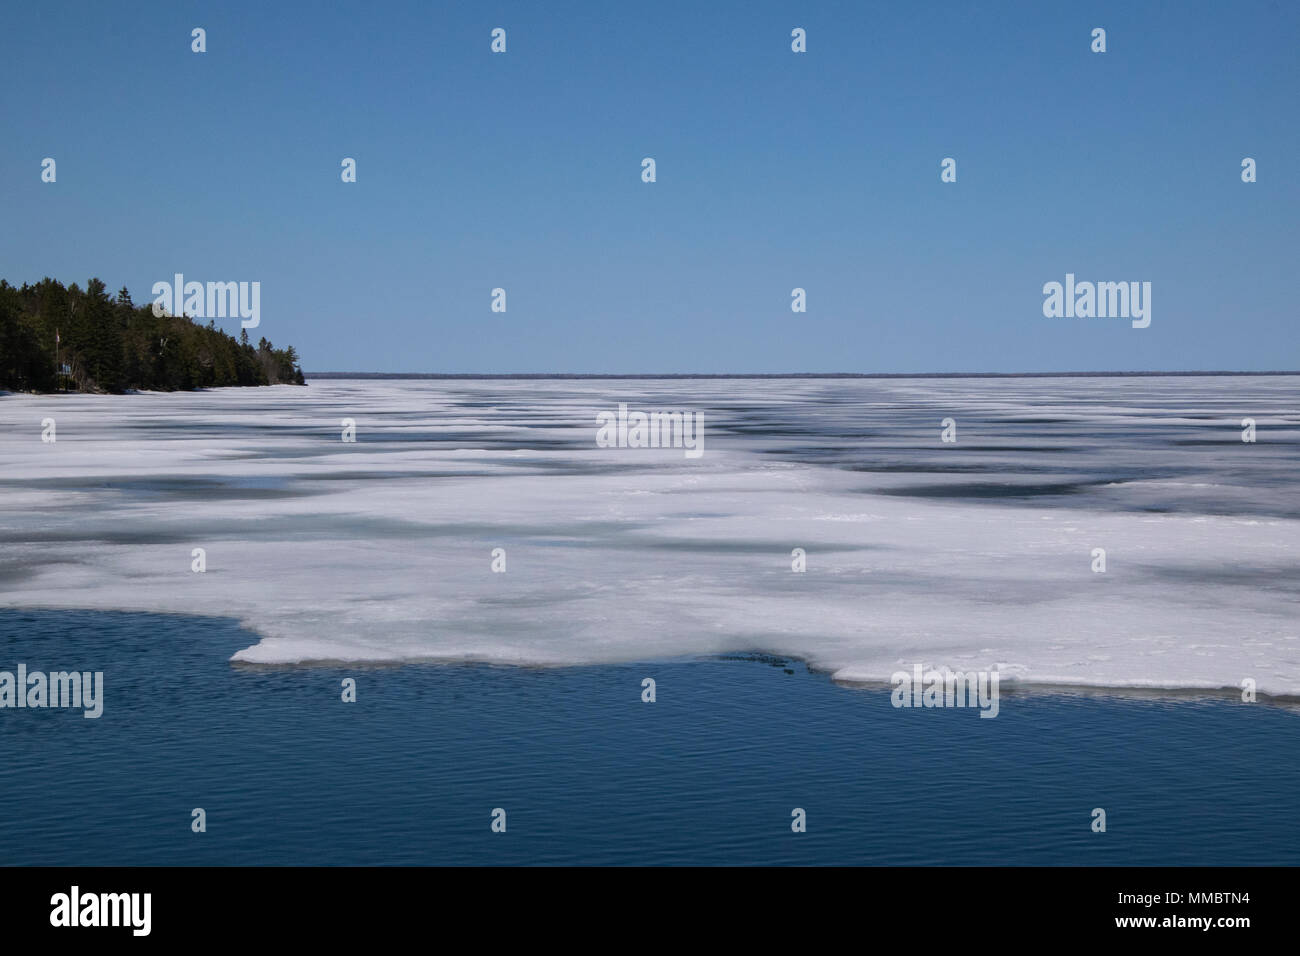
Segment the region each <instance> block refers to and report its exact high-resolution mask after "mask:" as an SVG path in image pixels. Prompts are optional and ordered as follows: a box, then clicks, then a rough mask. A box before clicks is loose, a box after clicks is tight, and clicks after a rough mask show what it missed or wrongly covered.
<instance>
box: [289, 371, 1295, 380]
mask: <svg viewBox="0 0 1300 956" xmlns="http://www.w3.org/2000/svg"><path fill="white" fill-rule="evenodd" d="M1211 375H1215V376H1234V375H1243V376H1244V375H1256V376H1258V375H1300V370H1277V371H1267V372H1246V371H1222V370H1221V371H1208V370H1202V371H1182V372H1152V371H1136V372H641V373H616V372H303V377H304V378H305V379H308V380H310V379H312V378H321V379H349V378H351V379H586V378H595V379H677V378H683V379H685V378H691V379H695V378H1156V377H1176V376H1184V377H1196V376H1211Z"/></svg>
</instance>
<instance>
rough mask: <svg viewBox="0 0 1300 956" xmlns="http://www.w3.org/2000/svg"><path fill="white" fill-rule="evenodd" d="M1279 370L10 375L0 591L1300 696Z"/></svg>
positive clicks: (1299, 419) (1290, 494) (52, 599)
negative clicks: (1059, 374)
mask: <svg viewBox="0 0 1300 956" xmlns="http://www.w3.org/2000/svg"><path fill="white" fill-rule="evenodd" d="M1298 382H1300V380H1298V379H1295V378H1286V377H1268V378H1261V377H1241V378H1141V379H1135V378H1121V379H1005V380H989V379H980V380H969V379H962V380H884V381H880V380H761V381H759V380H744V381H739V380H691V381H611V380H577V381H574V380H566V381H473V382H470V381H461V380H457V381H448V380H434V381H414V382H413V381H364V382H362V381H343V380H331V381H317V382H315V383H313V384H312V385H310V386H309V387H308V388H305V389H303V388H293V387H289V386H283V387H275V388H264V389H222V390H215V391H209V392H202V393H174V394H166V395H164V394H137V395H127V396H26V395H8V396H4V397H2V398H0V605H5V606H19V607H79V608H103V609H110V608H111V609H129V610H144V611H158V612H183V613H198V614H211V615H228V616H233V617H236V618H238V619H239V620H240V621H242V622H243V623H244V624H245V625H246V626H247V627H249V628H250V629H252V630H253V631H254V632H255V633H256V634H257V635H259V636H260V640H259V641H257V642H256V643H254V644H253V645H252V646H250V647H248V648H246V649H244V650H241V651H240V652H239V653H237V654H236V655H235V658H236V659H237V660H241V661H252V662H263V663H269V664H282V663H292V662H302V661H316V660H345V661H396V660H407V659H440V660H473V661H488V662H499V663H512V664H577V663H595V662H609V661H626V660H646V661H649V660H654V659H663V658H668V657H678V656H683V655H704V654H717V653H723V652H733V651H763V652H769V653H772V654H782V655H791V656H799V657H802V658H805V659H807V660H808V661H809V662H810V663H811V664H812V665H813V666H816V667H819V668H823V669H825V670H827V671H830V672H831V673H833V674H835V675H836V676H837V677H840V678H844V679H855V680H887V679H888V677H889V675H890V674H891V673H893V672H894V671H896V670H900V669H905V670H910V669H911V667H912V665H913V664H916V663H920V664H922V665H924V666H927V667H928V666H944V665H946V666H949V667H952V668H954V669H961V670H971V669H976V670H978V669H989V668H992V667H995V666H996V667H997V668H998V669H999V670H1000V671H1001V672H1002V675H1003V680H1004V681H1005V680H1008V679H1011V678H1015V679H1019V680H1022V681H1027V682H1033V683H1066V684H1077V685H1101V686H1117V687H1192V688H1219V687H1236V686H1239V685H1240V682H1241V681H1242V679H1243V678H1247V677H1249V678H1253V679H1254V680H1256V681H1257V684H1258V687H1259V690H1260V691H1261V692H1265V693H1273V694H1300V614H1298V613H1297V610H1298V609H1300V573H1297V571H1298V569H1300V494H1297V491H1298V486H1297V478H1296V475H1297V472H1296V467H1295V466H1296V463H1297V459H1298V458H1300V413H1297V408H1296V404H1297V403H1296V384H1297V383H1298ZM619 402H626V403H628V405H629V407H631V408H634V409H642V410H645V411H671V410H698V411H703V413H704V422H705V436H706V442H705V447H706V451H705V454H704V455H703V456H702V457H701V458H698V459H687V458H686V457H685V456H684V455H683V454H682V452H681V450H676V449H637V448H600V447H597V445H596V442H595V435H596V428H597V424H596V420H595V417H596V414H597V413H598V412H600V411H613V410H616V409H617V406H618V404H619ZM1247 416H1248V417H1252V418H1254V419H1255V421H1256V428H1257V437H1258V441H1257V442H1256V443H1254V444H1249V443H1244V442H1242V441H1241V419H1242V418H1243V417H1247ZM47 417H50V418H54V419H55V420H56V423H57V438H58V440H57V442H55V443H54V444H47V443H43V442H42V441H41V421H42V419H44V418H47ZM946 417H952V418H953V419H955V420H956V422H957V427H958V432H957V438H958V440H957V442H956V444H944V443H942V442H941V441H940V421H941V419H943V418H946ZM343 418H352V419H355V421H356V424H357V441H356V443H344V442H342V441H341V440H340V432H341V425H340V422H341V419H343ZM193 548H203V549H205V550H206V555H207V571H206V572H205V573H203V574H197V573H193V572H192V571H191V560H192V559H191V550H192V549H193ZM494 548H504V549H505V552H506V568H507V570H506V572H505V573H503V574H499V573H493V571H492V570H491V561H492V556H491V552H492V549H494ZM794 548H803V549H805V551H806V553H807V571H806V572H805V573H796V572H793V571H792V570H791V561H792V558H791V551H792V549H794ZM1094 548H1104V549H1105V550H1106V553H1107V570H1106V572H1105V573H1103V574H1098V573H1094V572H1093V571H1092V569H1091V565H1092V556H1091V552H1092V549H1094Z"/></svg>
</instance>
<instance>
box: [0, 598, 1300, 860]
mask: <svg viewBox="0 0 1300 956" xmlns="http://www.w3.org/2000/svg"><path fill="white" fill-rule="evenodd" d="M252 639H253V638H252V636H250V635H249V634H248V633H247V632H244V631H241V630H240V629H239V628H238V626H237V625H236V624H234V623H233V622H231V621H229V620H225V619H218V618H199V617H188V616H173V615H147V614H132V613H120V612H90V611H24V610H13V609H0V669H4V670H13V669H14V668H15V667H16V666H17V664H18V663H19V662H22V663H26V664H27V665H28V667H29V668H30V669H33V670H35V669H42V670H61V669H65V668H73V667H75V668H77V669H90V670H102V671H104V675H105V676H104V683H105V690H104V696H105V703H104V712H103V716H102V717H100V718H99V719H97V720H87V719H84V718H83V717H82V716H81V713H80V712H79V711H73V710H66V711H62V710H30V709H28V710H8V709H7V710H0V864H10V865H12V864H54V865H133V864H140V865H143V864H180V865H184V864H195V865H199V864H672V863H681V864H697V863H698V864H711V863H717V864H750V863H761V864H933V863H938V864H959V865H964V864H1121V865H1122V864H1215V865H1218V864H1236V865H1251V864H1293V863H1295V862H1296V860H1297V859H1298V858H1300V824H1298V823H1297V818H1296V794H1297V793H1298V792H1300V759H1298V758H1300V715H1297V714H1296V713H1295V712H1294V711H1293V710H1289V709H1287V708H1284V707H1278V706H1272V705H1268V704H1262V703H1261V704H1243V703H1240V702H1238V701H1235V700H1232V699H1230V698H1226V697H1225V698H1204V697H1202V698H1195V697H1178V696H1169V697H1164V698H1159V697H1149V698H1131V697H1128V698H1126V697H1117V696H1092V695H1082V694H1070V693H1061V694H1050V695H1039V694H1024V693H1021V694H1004V695H1003V697H1002V701H1001V709H1000V714H999V716H998V717H997V718H996V719H992V720H989V719H981V718H979V716H978V712H977V711H973V710H898V709H895V708H893V707H892V706H891V705H890V701H889V692H888V690H887V689H879V688H877V689H862V688H854V687H846V686H842V685H839V684H836V683H834V682H832V681H831V680H829V679H828V678H827V677H826V676H825V675H823V674H819V673H810V672H809V671H808V670H807V669H806V668H805V667H804V666H803V665H802V664H800V663H797V662H794V661H788V660H780V659H776V658H769V657H745V656H741V655H738V656H736V657H734V658H725V659H698V660H674V661H669V662H650V663H633V664H618V665H606V664H602V665H595V666H585V667H562V668H511V667H490V666H483V665H446V664H421V663H407V664H403V665H400V666H369V667H367V666H333V665H319V666H288V667H283V666H281V667H263V666H251V665H242V664H234V663H231V662H230V660H229V658H230V655H231V654H232V653H233V652H234V651H236V650H238V649H239V648H241V647H246V646H248V645H249V644H250V643H251V641H252ZM344 677H354V678H355V679H356V680H357V688H358V700H357V702H356V703H352V704H347V703H343V702H342V700H341V699H340V695H341V688H340V682H341V681H342V679H343V678H344ZM644 677H653V678H654V679H655V680H656V682H657V701H656V702H655V703H653V704H648V703H643V702H642V701H641V680H642V678H644ZM195 807H202V808H204V809H205V810H206V811H207V832H206V833H202V834H196V833H193V832H191V829H190V820H191V810H192V809H193V808H195ZM498 807H500V808H503V809H505V810H506V820H507V828H506V832H505V833H493V832H492V831H491V829H490V823H491V813H492V811H493V809H494V808H498ZM795 807H800V808H803V809H804V810H805V811H806V813H807V827H808V828H807V832H806V833H802V834H796V833H793V832H791V828H790V821H791V811H792V809H793V808H795ZM1094 807H1102V808H1104V809H1105V810H1106V811H1107V815H1108V821H1107V823H1108V827H1107V832H1106V833H1104V834H1099V833H1093V832H1092V831H1091V829H1090V822H1091V811H1092V809H1093V808H1094Z"/></svg>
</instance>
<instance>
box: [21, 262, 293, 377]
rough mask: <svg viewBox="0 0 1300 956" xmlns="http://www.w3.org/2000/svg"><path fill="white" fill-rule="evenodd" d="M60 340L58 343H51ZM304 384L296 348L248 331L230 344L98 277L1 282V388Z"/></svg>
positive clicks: (210, 327)
mask: <svg viewBox="0 0 1300 956" xmlns="http://www.w3.org/2000/svg"><path fill="white" fill-rule="evenodd" d="M56 336H57V340H56ZM277 384H294V385H303V384H305V382H304V380H303V374H302V369H301V367H300V366H299V364H298V353H297V352H296V351H295V350H294V348H293V346H292V345H291V346H289V347H287V348H283V349H277V348H275V347H274V346H273V345H272V344H271V343H270V342H268V341H267V340H266V339H265V338H262V339H261V340H260V341H259V342H258V343H257V346H256V347H254V346H253V345H252V344H251V343H250V342H249V341H248V331H247V330H246V329H240V331H239V338H238V339H235V338H234V337H233V336H231V335H227V334H226V333H225V332H223V331H222V330H221V329H218V328H217V327H216V323H215V322H212V321H209V322H208V324H207V325H206V326H205V325H199V324H197V323H196V322H194V321H193V320H192V319H190V318H189V317H187V316H184V315H166V314H164V315H162V316H156V315H154V314H153V307H152V305H140V306H137V305H136V304H135V303H134V302H132V301H131V293H130V292H128V291H127V290H126V289H125V288H123V289H121V290H120V291H119V292H118V293H117V295H116V296H110V295H109V294H108V292H107V290H106V288H105V286H104V283H103V282H102V281H100V280H99V279H90V280H89V281H88V282H87V283H86V287H85V289H82V288H81V287H80V286H78V285H77V284H76V283H75V282H74V283H73V284H72V285H70V286H67V287H64V285H63V284H62V283H60V282H57V281H55V280H54V279H50V278H46V279H42V280H41V281H40V282H37V283H36V284H35V285H28V284H26V283H24V284H23V286H22V288H16V287H14V286H12V285H10V284H9V283H8V282H7V281H5V280H3V279H0V389H11V390H13V391H26V392H53V391H58V390H60V389H75V390H77V391H84V392H115V393H117V392H123V391H125V390H127V389H146V390H150V391H175V390H177V389H192V388H206V387H215V386H220V385H277Z"/></svg>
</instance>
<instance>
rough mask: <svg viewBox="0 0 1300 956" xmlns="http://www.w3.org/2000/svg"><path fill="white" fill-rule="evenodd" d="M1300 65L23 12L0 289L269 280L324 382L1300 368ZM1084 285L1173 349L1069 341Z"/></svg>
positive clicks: (274, 306) (1, 65)
mask: <svg viewBox="0 0 1300 956" xmlns="http://www.w3.org/2000/svg"><path fill="white" fill-rule="evenodd" d="M196 26H201V27H203V28H204V29H206V31H207V47H208V49H207V52H206V53H204V54H195V53H192V52H191V50H190V31H191V29H192V28H194V27H196ZM1098 26H1100V27H1104V28H1105V29H1106V31H1107V46H1108V50H1107V52H1106V53H1104V54H1094V53H1092V52H1091V50H1090V43H1091V38H1090V33H1091V30H1092V29H1093V28H1094V27H1098ZM494 27H503V28H505V29H506V30H507V43H508V49H507V52H506V53H505V54H503V55H494V54H492V53H491V52H490V50H489V44H490V32H491V30H492V28H494ZM794 27H803V28H804V29H806V30H807V34H808V52H807V53H806V54H795V53H792V52H791V50H790V31H791V29H793V28H794ZM1298 43H1300V4H1296V3H1292V2H1234V3H1227V2H1224V3H1193V2H1168V3H1157V2H1126V3H1113V4H1111V3H1098V4H1088V3H1071V4H1062V3H1043V2H1029V3H955V2H951V3H945V2H940V3H935V4H912V3H888V4H885V3H864V2H854V3H826V2H817V3H810V2H804V3H767V2H754V0H749V2H744V3H678V2H654V3H648V4H640V5H638V4H633V3H617V4H601V3H595V2H590V3H565V2H546V3H537V2H523V3H457V4H450V3H448V4H432V3H427V2H424V3H391V4H382V3H373V4H371V3H356V4H341V3H340V4H330V5H326V4H316V3H310V4H309V3H300V4H295V3H274V4H269V3H267V4H263V3H211V2H209V3H192V2H179V3H178V2H174V0H171V2H158V3H133V4H105V3H102V2H93V3H91V2H86V3H82V2H76V3H59V2H51V3H42V4H39V5H38V4H24V5H18V4H9V5H6V7H5V10H4V13H3V14H0V116H2V117H3V119H4V128H5V136H4V141H3V144H2V145H0V209H2V210H3V216H4V226H5V228H4V229H3V230H0V277H4V278H7V279H8V280H9V281H10V282H12V283H15V284H21V283H22V282H25V281H35V280H38V279H40V278H42V277H43V276H46V275H49V276H53V277H55V278H58V279H60V280H62V281H64V282H71V281H77V282H82V283H84V282H85V279H86V278H87V277H88V276H92V275H95V276H99V277H101V278H103V279H104V280H105V282H107V283H108V284H109V286H110V288H111V289H114V290H115V289H117V288H119V287H120V286H122V285H126V286H127V287H128V288H129V289H130V290H131V292H132V294H133V296H134V298H135V299H136V301H137V302H146V301H149V300H151V299H152V295H151V293H150V290H151V287H152V285H153V283H154V282H157V281H160V280H170V278H171V276H172V275H173V273H176V272H182V273H184V274H185V276H186V278H187V279H193V280H199V281H208V280H211V281H259V282H261V285H262V293H261V296H262V297H261V311H262V320H261V326H260V328H259V329H257V330H255V333H254V334H255V337H256V336H257V335H265V336H266V337H268V338H269V339H271V340H272V341H273V342H274V343H275V344H276V345H281V346H282V345H285V344H293V345H295V346H296V347H297V348H298V350H299V352H300V353H301V355H302V356H303V364H304V367H305V368H306V369H308V370H309V371H310V370H317V371H324V370H357V371H377V372H401V371H423V372H529V371H536V372H565V371H571V372H581V373H599V372H610V373H635V372H784V371H804V372H836V371H845V372H925V371H939V372H947V371H970V372H979V371H1068V370H1076V371H1078V370H1132V369H1156V370H1180V369H1242V370H1262V369H1279V368H1285V369H1296V368H1300V331H1298V330H1297V319H1298V318H1300V315H1298V314H1297V313H1298V310H1297V287H1296V280H1297V274H1298V273H1300V269H1298V268H1297V267H1298V266H1300V182H1298V181H1297V177H1296V175H1295V172H1294V170H1293V168H1292V167H1293V164H1294V163H1295V161H1296V159H1297V157H1300V135H1298V133H1297V126H1298V123H1300V65H1298V64H1300V55H1297V52H1296V51H1297V45H1298ZM46 156H50V157H54V158H55V159H56V161H57V163H58V181H57V182H56V183H53V184H49V183H42V182H41V180H40V163H41V160H42V159H43V158H44V157H46ZM345 156H347V157H354V158H355V159H356V160H357V179H358V181H357V182H356V183H354V184H344V183H343V182H341V181H340V176H339V173H340V161H341V160H342V158H343V157H345ZM645 156H652V157H654V158H655V160H656V163H657V173H658V181H657V182H655V183H653V184H646V183H643V182H642V181H641V177H640V173H641V159H642V157H645ZM948 156H951V157H954V158H955V159H956V160H957V164H958V166H957V170H958V180H957V182H956V183H951V184H945V183H941V182H940V178H939V172H940V165H939V164H940V161H941V160H942V159H943V158H944V157H948ZM1246 156H1250V157H1253V158H1254V159H1256V161H1257V163H1258V178H1259V181H1258V182H1256V183H1253V184H1245V183H1243V182H1242V181H1241V178H1240V164H1241V160H1242V158H1243V157H1246ZM1067 272H1072V273H1075V274H1076V276H1077V277H1078V279H1080V280H1085V279H1091V280H1100V281H1149V282H1151V283H1152V322H1151V326H1150V327H1149V328H1146V329H1133V328H1131V327H1130V325H1129V322H1128V321H1126V320H1123V319H1113V318H1112V319H1095V318H1094V319H1065V318H1053V319H1049V318H1045V317H1044V316H1043V312H1042V304H1043V293H1042V287H1043V284H1044V283H1046V282H1050V281H1063V280H1064V277H1065V274H1066V273H1067ZM796 286H797V287H802V288H804V289H806V290H807V296H808V311H807V312H806V313H803V314H795V313H792V312H791V310H790V292H791V289H792V288H794V287H796ZM494 287H503V288H505V289H506V291H507V302H508V309H507V311H506V312H505V313H493V312H492V311H491V310H490V308H489V306H490V293H491V290H492V289H493V288H494ZM222 324H223V327H226V328H228V329H230V330H231V331H232V332H234V331H237V330H238V327H239V323H238V320H226V321H225V322H223V323H222Z"/></svg>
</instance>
